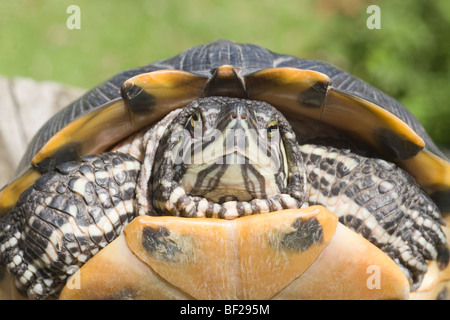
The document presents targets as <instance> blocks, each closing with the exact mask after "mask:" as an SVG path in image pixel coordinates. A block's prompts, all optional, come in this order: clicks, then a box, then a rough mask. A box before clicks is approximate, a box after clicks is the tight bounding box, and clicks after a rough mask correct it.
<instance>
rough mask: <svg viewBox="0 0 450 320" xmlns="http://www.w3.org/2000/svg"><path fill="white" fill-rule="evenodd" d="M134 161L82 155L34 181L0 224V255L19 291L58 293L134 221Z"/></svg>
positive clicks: (43, 295)
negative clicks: (78, 271)
mask: <svg viewBox="0 0 450 320" xmlns="http://www.w3.org/2000/svg"><path fill="white" fill-rule="evenodd" d="M139 170H140V163H139V162H138V161H137V160H135V159H134V158H133V157H131V156H129V155H127V154H121V153H117V154H116V153H104V154H102V155H100V156H86V157H83V159H82V161H81V162H68V163H65V164H63V165H60V166H59V167H58V168H57V170H56V171H52V172H49V173H47V174H45V175H43V176H42V177H41V178H40V179H38V180H37V181H36V182H35V184H34V185H33V186H32V187H31V188H29V189H27V190H26V191H25V192H24V193H23V194H22V195H21V197H20V199H19V202H18V203H17V205H16V207H15V208H14V209H13V210H12V211H11V212H10V213H9V214H8V215H7V216H6V218H5V219H4V220H3V221H2V224H1V226H0V257H1V260H2V261H3V262H4V263H5V265H6V266H7V268H8V269H9V272H10V273H11V274H12V275H14V277H15V278H16V281H15V284H16V287H17V288H18V290H19V292H22V293H24V294H26V295H28V297H30V298H35V299H41V298H48V297H52V296H54V295H56V294H58V293H59V291H60V290H61V289H62V287H63V286H64V284H65V283H66V281H67V278H68V277H69V276H70V274H72V273H74V272H75V271H76V269H77V267H81V266H82V265H83V264H84V263H85V262H87V260H89V259H90V258H91V257H92V256H94V255H95V254H96V253H97V252H98V251H99V250H100V249H102V248H103V247H105V246H106V245H107V244H108V243H110V242H111V241H113V240H114V239H115V238H117V236H118V235H120V234H121V233H122V230H123V228H124V227H125V226H126V225H127V224H128V223H129V222H131V220H133V219H134V217H135V215H136V210H135V188H136V180H137V177H138V174H139Z"/></svg>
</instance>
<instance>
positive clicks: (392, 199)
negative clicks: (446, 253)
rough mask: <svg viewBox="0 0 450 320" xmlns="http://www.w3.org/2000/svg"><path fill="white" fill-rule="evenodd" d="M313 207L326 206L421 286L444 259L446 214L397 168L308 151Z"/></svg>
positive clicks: (340, 153)
mask: <svg viewBox="0 0 450 320" xmlns="http://www.w3.org/2000/svg"><path fill="white" fill-rule="evenodd" d="M300 150H301V153H302V156H303V159H304V161H305V166H306V171H307V180H308V183H307V194H308V202H309V204H310V205H313V204H321V205H324V206H326V207H327V208H328V209H330V210H331V211H332V212H333V213H335V214H336V215H337V216H338V217H339V221H340V222H341V223H343V224H344V225H346V226H347V227H349V228H350V229H352V230H354V231H356V232H357V233H358V234H360V235H362V236H363V237H364V238H366V239H368V240H369V241H370V242H372V243H374V244H375V245H376V246H377V247H379V248H380V249H382V250H383V251H384V252H385V253H387V254H388V255H389V256H390V257H391V258H392V259H393V260H394V261H395V262H396V263H397V264H398V265H399V266H400V267H401V268H402V270H403V272H404V273H405V274H406V275H407V277H408V279H409V280H410V282H411V284H412V289H415V288H417V287H418V285H420V283H421V281H422V278H423V275H424V273H425V272H426V271H427V262H426V261H425V260H435V259H436V258H438V248H440V247H444V246H445V244H446V237H445V235H444V233H443V232H442V229H441V227H440V225H441V224H443V223H444V222H443V220H442V218H441V214H440V211H439V209H438V208H437V206H436V205H435V204H434V203H433V202H432V200H431V199H430V198H429V197H428V196H427V195H426V194H425V193H424V192H423V191H422V190H421V189H420V187H419V186H418V185H417V184H416V183H415V181H414V179H413V177H411V176H410V175H409V174H408V173H407V172H405V171H404V170H402V169H400V168H398V167H397V166H396V165H394V164H392V163H389V162H386V161H384V160H381V159H373V158H366V157H363V156H359V155H357V154H354V153H351V152H350V151H349V150H345V149H336V148H332V147H324V146H315V145H302V146H300Z"/></svg>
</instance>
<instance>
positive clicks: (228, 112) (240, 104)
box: [153, 97, 306, 219]
mask: <svg viewBox="0 0 450 320" xmlns="http://www.w3.org/2000/svg"><path fill="white" fill-rule="evenodd" d="M198 110H201V112H200V113H201V117H202V118H203V121H202V124H203V127H204V136H202V139H204V140H205V141H203V143H202V144H200V145H199V146H198V148H197V149H196V148H195V147H194V148H192V149H193V150H192V152H191V157H188V158H189V159H188V160H189V161H181V163H180V164H179V165H177V164H175V161H174V159H173V154H178V151H177V150H179V149H177V145H180V144H182V143H183V142H180V139H179V135H177V134H175V135H172V133H174V132H181V131H183V129H185V128H186V125H190V119H191V117H192V115H193V114H196V111H198ZM200 113H199V116H200ZM241 116H242V117H243V118H242V120H241ZM234 118H237V119H234ZM275 118H276V120H277V129H276V130H278V128H279V130H280V134H281V136H282V137H283V142H284V146H285V148H286V155H284V153H283V151H281V150H280V149H281V148H280V146H282V144H280V143H276V146H275V147H274V146H272V148H268V146H269V145H270V143H269V144H268V145H264V144H263V145H260V144H257V143H256V142H255V144H253V145H252V144H251V143H252V142H251V140H252V137H251V136H250V134H247V131H245V130H246V129H248V128H247V127H246V126H247V125H248V126H249V127H250V126H252V125H253V126H254V128H253V129H255V130H256V129H263V132H264V134H267V130H266V128H267V125H268V124H270V123H272V122H271V119H275ZM244 119H245V120H244ZM240 126H244V128H242V127H240ZM212 129H216V130H218V131H219V132H222V133H225V132H227V129H230V130H238V129H242V130H243V132H245V137H246V138H247V140H246V142H245V143H243V147H244V148H245V149H246V151H248V150H249V149H252V151H254V152H256V149H258V148H263V150H261V151H262V152H261V154H266V155H267V156H268V157H270V156H271V155H274V157H271V158H269V160H270V162H271V163H272V164H273V165H274V166H275V167H276V168H277V170H276V171H275V172H273V174H272V175H265V176H263V175H261V174H260V172H261V171H262V169H261V168H262V167H261V166H259V164H260V163H258V162H257V161H265V160H268V159H261V158H262V156H261V155H259V157H260V158H259V159H251V157H252V156H251V155H247V156H248V157H247V156H246V159H244V161H245V162H244V163H243V164H236V162H237V161H236V159H234V160H232V161H230V160H229V158H227V157H229V156H230V155H233V153H231V154H229V153H224V154H220V156H218V158H212V159H209V161H210V162H207V163H205V165H204V166H203V168H202V170H200V171H197V170H198V169H197V168H198V167H197V164H196V163H194V161H190V160H194V159H195V158H196V155H197V153H200V152H201V151H205V150H206V149H207V148H208V147H209V146H211V145H215V146H216V147H219V148H216V150H224V149H225V150H226V149H227V147H228V148H229V149H230V150H231V149H232V148H230V147H229V146H227V145H226V144H227V139H226V137H225V136H220V137H219V138H217V139H216V140H210V139H209V138H205V136H207V134H208V131H210V130H212ZM244 129H245V130H244ZM233 132H234V131H233ZM254 138H255V137H254ZM255 139H256V138H255ZM211 141H213V142H211ZM249 141H250V142H249ZM188 143H189V144H190V142H188ZM160 144H161V145H163V146H166V147H165V148H159V149H158V152H157V154H156V159H158V160H157V161H156V162H155V168H154V172H155V177H154V178H153V190H154V194H153V203H154V207H155V208H156V209H157V210H158V211H159V214H162V215H176V216H186V217H213V218H225V219H234V218H237V217H241V216H245V215H251V214H256V213H264V212H271V211H278V210H283V209H295V208H299V207H301V205H302V204H303V203H304V202H305V197H306V195H305V191H304V185H305V172H304V169H303V164H302V159H301V156H300V152H299V151H298V145H297V141H296V140H295V135H294V134H292V129H291V127H290V125H289V123H288V122H287V121H286V119H285V118H284V117H283V116H282V115H281V114H280V113H279V112H278V111H277V110H276V109H275V108H273V107H272V106H270V105H269V104H267V103H264V102H260V101H251V100H242V99H236V98H227V97H209V98H205V99H199V100H196V101H194V102H193V103H191V104H190V105H188V106H187V107H186V108H185V109H184V110H183V111H182V112H180V114H179V115H178V116H177V117H176V118H175V119H174V120H173V121H172V123H171V124H170V125H169V127H168V129H167V130H166V134H165V135H164V136H163V137H162V140H161V142H160ZM237 144H238V143H237ZM249 144H250V145H251V146H252V147H251V148H250V146H249ZM233 150H234V148H233ZM188 156H189V155H188ZM284 156H286V157H287V159H286V160H287V167H288V168H285V165H286V164H285V162H284V159H283V158H284ZM205 157H206V156H204V158H205ZM217 160H220V163H219V164H218V163H217ZM253 160H255V161H253ZM230 162H231V163H230ZM191 163H192V165H191V166H190V165H189V164H191ZM192 167H193V168H192ZM230 167H231V169H230ZM285 169H286V170H287V169H288V170H289V173H288V172H287V171H286V170H285ZM190 170H193V171H194V173H193V175H194V176H195V179H194V180H195V181H192V188H187V187H186V185H185V186H182V185H181V182H182V180H183V178H184V177H186V176H187V174H188V172H189V171H190ZM236 170H237V171H238V172H239V171H240V174H238V175H237V176H240V177H242V183H240V182H239V181H237V182H235V181H233V183H232V184H231V185H229V186H226V187H223V191H221V192H220V194H222V198H220V199H213V198H211V196H208V194H210V193H213V192H214V191H216V189H218V188H220V187H222V186H223V184H224V183H225V182H224V181H223V180H225V179H224V175H226V174H227V171H236ZM229 174H230V173H229ZM286 176H287V179H286ZM230 180H231V179H230ZM285 180H287V182H286V181H285ZM271 182H273V183H272V185H274V184H275V185H277V187H278V188H277V190H276V192H273V194H269V193H268V192H266V191H267V190H268V189H269V185H270V183H271ZM239 185H244V187H245V190H242V191H240V192H236V193H232V192H233V191H235V189H236V188H238V187H239ZM225 192H228V193H229V194H231V195H229V196H228V197H227V194H225ZM205 195H206V196H205ZM248 196H250V199H247V197H248Z"/></svg>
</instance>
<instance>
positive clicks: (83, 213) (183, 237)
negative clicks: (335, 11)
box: [0, 40, 450, 299]
mask: <svg viewBox="0 0 450 320" xmlns="http://www.w3.org/2000/svg"><path fill="white" fill-rule="evenodd" d="M17 172H18V173H17V177H16V178H15V179H14V180H13V181H11V182H10V183H9V184H7V185H6V186H5V187H4V188H3V189H2V190H1V191H0V217H1V224H0V265H2V266H4V269H6V270H7V271H5V270H3V273H4V278H5V279H6V275H8V276H9V277H10V278H11V279H10V280H8V281H10V282H11V286H10V287H9V286H8V290H10V291H11V295H12V296H13V297H15V298H28V299H408V298H410V299H447V298H448V293H447V292H448V288H449V286H450V284H449V281H450V271H449V269H450V267H449V266H448V265H449V242H448V237H449V229H448V227H446V222H448V221H450V220H449V218H448V217H449V214H448V213H449V212H450V205H449V204H450V203H449V195H450V163H449V160H448V159H447V158H446V156H445V155H444V154H443V153H442V152H441V151H440V150H439V149H438V147H437V146H436V145H435V143H434V142H433V141H432V139H431V138H430V137H429V136H428V134H427V133H426V131H425V129H424V128H423V126H422V125H421V124H420V122H419V121H418V120H417V119H416V118H415V117H414V116H413V115H412V114H411V112H409V111H408V110H407V109H406V108H405V107H404V106H403V105H402V104H400V103H399V102H398V101H396V100H395V99H393V98H391V97H390V96H388V95H386V94H385V93H383V92H381V91H380V90H378V89H376V88H375V87H373V86H371V85H369V84H368V83H366V82H364V81H363V80H360V79H358V78H356V77H354V76H352V75H351V74H349V73H347V72H345V71H343V70H341V69H339V68H337V67H335V66H333V65H331V64H328V63H325V62H322V61H316V60H308V59H301V58H298V57H294V56H290V55H283V54H278V53H275V52H272V51H270V50H268V49H265V48H263V47H260V46H257V45H253V44H243V43H236V42H234V41H230V40H216V41H213V42H210V43H207V44H203V45H198V46H195V47H192V48H190V49H187V50H185V51H183V52H182V53H180V54H178V55H176V56H174V57H172V58H169V59H165V60H160V61H157V62H154V63H152V64H149V65H147V66H144V67H139V68H135V69H130V70H126V71H123V72H121V73H119V74H118V75H116V76H114V77H112V78H110V79H109V80H107V81H106V82H104V83H102V84H100V85H98V86H97V87H96V88H94V89H92V90H90V91H89V92H87V93H86V94H84V95H83V96H82V97H81V98H79V99H78V100H76V101H74V102H73V103H71V104H70V105H68V106H67V107H66V108H64V109H62V110H61V111H60V112H58V113H57V114H55V115H54V116H53V117H52V118H51V119H49V120H48V122H47V123H46V124H45V125H44V126H43V127H42V128H41V129H40V130H39V131H38V132H37V134H36V135H35V137H34V138H33V139H32V141H31V142H30V144H29V146H28V148H27V150H26V153H25V155H24V156H23V158H22V160H21V162H20V163H19V165H18V171H17ZM5 281H6V280H5Z"/></svg>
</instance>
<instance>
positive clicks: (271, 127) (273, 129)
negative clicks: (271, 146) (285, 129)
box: [267, 120, 278, 137]
mask: <svg viewBox="0 0 450 320" xmlns="http://www.w3.org/2000/svg"><path fill="white" fill-rule="evenodd" d="M277 132H278V122H277V120H271V121H270V122H269V123H268V125H267V136H268V137H273V136H274V135H275V134H276V133H277Z"/></svg>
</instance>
